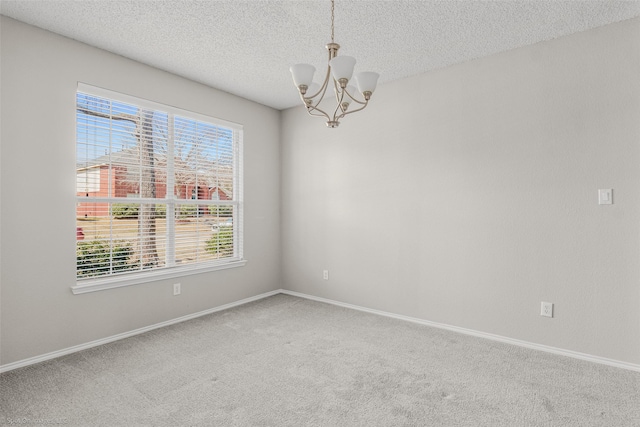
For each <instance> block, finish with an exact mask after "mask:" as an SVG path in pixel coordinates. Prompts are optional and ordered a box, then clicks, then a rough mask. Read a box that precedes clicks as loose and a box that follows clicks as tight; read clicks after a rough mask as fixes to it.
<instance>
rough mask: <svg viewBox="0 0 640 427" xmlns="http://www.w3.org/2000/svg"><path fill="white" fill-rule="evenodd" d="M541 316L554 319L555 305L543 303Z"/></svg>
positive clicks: (541, 304)
mask: <svg viewBox="0 0 640 427" xmlns="http://www.w3.org/2000/svg"><path fill="white" fill-rule="evenodd" d="M540 316H545V317H553V303H550V302H544V301H543V302H541V303H540Z"/></svg>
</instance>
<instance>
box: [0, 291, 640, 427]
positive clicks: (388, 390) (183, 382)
mask: <svg viewBox="0 0 640 427" xmlns="http://www.w3.org/2000/svg"><path fill="white" fill-rule="evenodd" d="M0 387H1V389H0V424H1V423H3V422H4V423H5V424H6V425H21V426H31V425H34V426H42V425H67V426H172V427H174V426H509V427H513V426H634V427H637V426H640V373H636V372H632V371H626V370H622V369H618V368H613V367H608V366H603V365H597V364H592V363H588V362H584V361H580V360H575V359H571V358H566V357H561V356H556V355H552V354H547V353H542V352H537V351H533V350H529V349H524V348H520V347H514V346H509V345H507V344H501V343H497V342H493V341H486V340H483V339H480V338H475V337H470V336H466V335H460V334H456V333H453V332H449V331H444V330H440V329H434V328H429V327H426V326H421V325H417V324H413V323H405V322H402V321H399V320H394V319H390V318H387V317H381V316H376V315H372V314H367V313H363V312H359V311H353V310H349V309H345V308H341V307H336V306H332V305H328V304H323V303H319V302H314V301H308V300H304V299H300V298H296V297H292V296H287V295H276V296H274V297H270V298H267V299H264V300H260V301H257V302H254V303H250V304H247V305H244V306H241V307H236V308H233V309H230V310H227V311H223V312H219V313H215V314H211V315H208V316H204V317H201V318H198V319H195V320H192V321H188V322H184V323H181V324H177V325H174V326H171V327H167V328H163V329H159V330H155V331H152V332H149V333H146V334H144V335H138V336H135V337H132V338H128V339H125V340H121V341H118V342H115V343H111V344H107V345H104V346H101V347H97V348H94V349H90V350H86V351H83V352H80V353H75V354H72V355H69V356H65V357H62V358H59V359H57V360H53V361H49V362H45V363H41V364H38V365H33V366H29V367H26V368H22V369H18V370H14V371H10V372H7V373H4V374H2V375H1V376H0Z"/></svg>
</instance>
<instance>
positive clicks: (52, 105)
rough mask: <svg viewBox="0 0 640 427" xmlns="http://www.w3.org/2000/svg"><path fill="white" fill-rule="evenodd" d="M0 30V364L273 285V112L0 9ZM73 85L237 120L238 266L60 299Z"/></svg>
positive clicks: (276, 265)
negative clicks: (241, 185) (241, 238)
mask: <svg viewBox="0 0 640 427" xmlns="http://www.w3.org/2000/svg"><path fill="white" fill-rule="evenodd" d="M1 31H2V32H1V39H2V40H1V43H2V45H1V52H2V63H1V64H2V68H1V72H2V74H1V89H2V109H1V114H2V116H1V119H2V133H1V138H2V139H1V141H2V147H1V150H2V157H1V162H2V163H1V168H0V173H1V179H0V183H1V185H2V187H1V195H2V212H1V217H0V218H1V230H2V248H1V251H2V252H1V273H0V274H1V275H0V279H1V281H2V287H1V323H0V326H1V330H0V337H1V353H0V364H3V365H5V364H8V363H12V362H15V361H19V360H23V359H26V358H29V357H34V356H39V355H42V354H46V353H48V352H52V351H56V350H60V349H64V348H68V347H70V346H74V345H78V344H84V343H87V342H90V341H93V340H97V339H101V338H105V337H109V336H112V335H115V334H118V333H122V332H128V331H131V330H134V329H137V328H141V327H145V326H149V325H153V324H156V323H159V322H162V321H166V320H170V319H174V318H177V317H180V316H183V315H187V314H191V313H195V312H198V311H202V310H206V309H209V308H212V307H216V306H219V305H223V304H226V303H229V302H233V301H237V300H240V299H243V298H247V297H251V296H255V295H258V294H261V293H264V292H267V291H271V290H274V289H278V288H280V286H281V283H280V258H281V257H280V230H279V224H280V220H279V218H280V212H279V209H280V195H279V188H280V184H279V182H280V181H279V163H280V157H279V155H280V152H279V144H280V130H279V126H280V121H279V112H278V111H276V110H273V109H271V108H267V107H265V106H262V105H259V104H255V103H253V102H249V101H247V100H244V99H241V98H238V97H234V96H231V95H229V94H227V93H224V92H220V91H217V90H214V89H211V88H208V87H206V86H202V85H199V84H197V83H194V82H191V81H189V80H186V79H183V78H180V77H177V76H175V75H172V74H168V73H166V72H162V71H159V70H157V69H154V68H151V67H148V66H145V65H142V64H140V63H137V62H134V61H130V60H128V59H125V58H123V57H120V56H116V55H113V54H110V53H107V52H104V51H101V50H99V49H95V48H92V47H89V46H87V45H84V44H81V43H78V42H75V41H72V40H70V39H66V38H63V37H60V36H57V35H54V34H52V33H49V32H45V31H42V30H40V29H36V28H35V27H31V26H27V25H24V24H22V23H19V22H17V21H14V20H12V19H8V18H6V17H4V16H3V17H2V22H1ZM79 81H80V82H84V83H88V84H91V85H95V86H100V87H104V88H107V89H110V90H114V91H118V92H123V93H126V94H129V95H134V96H137V97H141V98H145V99H149V100H152V101H156V102H160V103H166V104H170V105H173V106H176V107H180V108H183V109H187V110H191V111H195V112H199V113H203V114H208V115H211V116H215V117H218V118H221V119H224V120H228V121H232V122H236V123H240V124H243V125H244V143H245V149H244V166H245V168H244V169H245V211H244V212H245V224H244V231H245V246H244V248H245V258H246V259H247V260H248V263H247V265H246V266H245V267H242V268H235V269H230V270H223V271H217V272H213V273H207V274H201V275H193V276H187V277H184V278H180V280H179V281H180V282H181V283H182V295H180V296H178V297H174V296H173V293H172V283H174V282H176V281H177V280H175V279H174V280H165V281H158V282H153V283H147V284H143V285H136V286H129V287H125V288H118V289H111V290H106V291H100V292H94V293H89V294H83V295H72V293H71V290H70V286H71V285H73V284H74V283H75V267H74V263H75V255H74V247H75V92H76V85H77V83H78V82H79ZM43 189H46V191H42V190H43ZM35 195H38V196H39V197H38V198H35V197H34V196H35Z"/></svg>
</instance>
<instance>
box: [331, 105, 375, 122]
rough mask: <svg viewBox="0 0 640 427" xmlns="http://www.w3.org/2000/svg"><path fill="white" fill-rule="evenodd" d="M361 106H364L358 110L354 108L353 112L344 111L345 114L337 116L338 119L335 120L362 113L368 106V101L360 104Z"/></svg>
mask: <svg viewBox="0 0 640 427" xmlns="http://www.w3.org/2000/svg"><path fill="white" fill-rule="evenodd" d="M362 104H364V105H363V106H362V107H360V108H356V109H355V110H349V111H345V112H343V113H342V114H340V116H338V117H337V118H336V120H340V119H341V118H343V117H344V116H346V115H348V114H351V113H357V112H358V111H362V110H364V109H365V108H366V107H367V105H369V101H367V102H364V103H362Z"/></svg>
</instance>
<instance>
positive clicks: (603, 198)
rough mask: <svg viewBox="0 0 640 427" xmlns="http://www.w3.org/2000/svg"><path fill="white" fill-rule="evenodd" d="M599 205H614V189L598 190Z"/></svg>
mask: <svg viewBox="0 0 640 427" xmlns="http://www.w3.org/2000/svg"><path fill="white" fill-rule="evenodd" d="M598 204H599V205H612V204H613V189H611V188H605V189H601V190H598Z"/></svg>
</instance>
